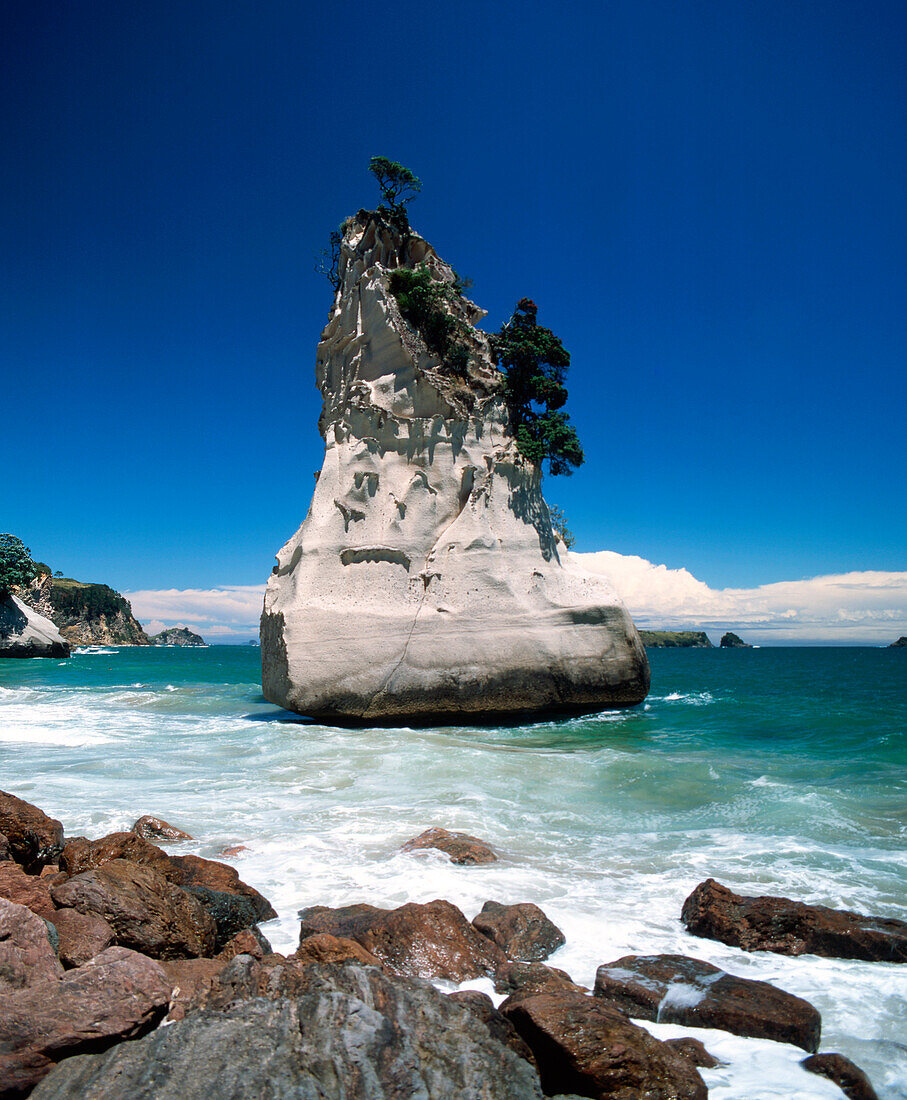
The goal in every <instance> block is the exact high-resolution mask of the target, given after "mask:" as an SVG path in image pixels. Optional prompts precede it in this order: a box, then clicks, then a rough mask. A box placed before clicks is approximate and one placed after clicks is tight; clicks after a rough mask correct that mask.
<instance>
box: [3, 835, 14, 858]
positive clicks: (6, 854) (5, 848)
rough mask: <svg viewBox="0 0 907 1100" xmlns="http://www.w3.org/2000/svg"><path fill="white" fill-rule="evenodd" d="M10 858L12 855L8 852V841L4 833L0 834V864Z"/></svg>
mask: <svg viewBox="0 0 907 1100" xmlns="http://www.w3.org/2000/svg"><path fill="white" fill-rule="evenodd" d="M12 858H13V853H12V852H11V851H10V850H9V841H8V840H7V839H6V835H5V834H4V833H0V863H4V862H5V861H6V860H8V859H12Z"/></svg>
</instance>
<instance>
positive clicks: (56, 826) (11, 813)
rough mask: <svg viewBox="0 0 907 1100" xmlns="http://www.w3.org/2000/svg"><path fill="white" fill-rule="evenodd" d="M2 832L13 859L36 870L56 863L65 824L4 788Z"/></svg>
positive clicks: (0, 798) (0, 803)
mask: <svg viewBox="0 0 907 1100" xmlns="http://www.w3.org/2000/svg"><path fill="white" fill-rule="evenodd" d="M0 833H3V835H4V836H5V837H6V842H7V845H8V847H9V851H10V854H11V855H12V857H13V859H14V860H15V861H16V862H17V863H21V864H22V866H23V867H24V868H25V869H26V871H31V872H33V873H37V872H38V871H40V870H41V868H42V867H43V866H44V864H45V863H53V862H54V861H55V860H56V858H57V856H58V855H59V854H60V851H61V849H62V847H63V826H62V825H61V824H60V822H59V821H57V820H56V818H53V817H48V816H47V814H46V813H44V811H43V810H39V809H38V807H37V806H33V805H32V804H31V803H30V802H25V801H24V800H23V799H21V798H17V797H16V796H15V795H14V794H7V792H6V791H0Z"/></svg>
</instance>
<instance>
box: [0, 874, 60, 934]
mask: <svg viewBox="0 0 907 1100" xmlns="http://www.w3.org/2000/svg"><path fill="white" fill-rule="evenodd" d="M50 890H51V887H50V883H49V882H48V881H47V879H44V878H41V876H40V875H27V874H26V873H25V872H24V871H23V870H22V868H21V867H20V866H19V864H18V863H0V898H6V900H7V901H14V902H15V903H16V904H17V905H24V906H26V907H27V908H28V909H31V911H32V912H33V913H37V914H38V916H40V917H43V918H44V919H45V920H49V921H52V920H53V919H54V912H55V909H56V906H55V905H54V903H53V900H52V899H51V896H50Z"/></svg>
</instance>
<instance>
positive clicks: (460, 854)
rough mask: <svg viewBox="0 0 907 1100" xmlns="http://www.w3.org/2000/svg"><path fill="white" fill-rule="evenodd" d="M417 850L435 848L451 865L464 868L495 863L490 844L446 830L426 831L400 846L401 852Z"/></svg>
mask: <svg viewBox="0 0 907 1100" xmlns="http://www.w3.org/2000/svg"><path fill="white" fill-rule="evenodd" d="M418 848H436V849H437V850H438V851H439V852H444V853H445V854H447V855H448V856H450V862H451V863H459V864H462V865H464V866H469V865H470V864H477V863H495V862H497V858H498V857H497V855H496V853H495V850H494V848H492V847H491V845H490V844H486V843H485V841H484V840H479V838H478V837H476V836H470V835H469V834H468V833H451V832H448V831H447V829H437V828H434V829H426V830H425V832H424V833H420V834H419V835H418V836H414V837H413V838H412V840H408V841H407V842H406V843H405V844H404V845H402V846H401V848H400V851H401V852H413V851H416V849H418Z"/></svg>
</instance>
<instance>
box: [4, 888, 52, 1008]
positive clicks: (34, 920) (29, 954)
mask: <svg viewBox="0 0 907 1100" xmlns="http://www.w3.org/2000/svg"><path fill="white" fill-rule="evenodd" d="M62 975H63V967H62V966H60V962H59V960H58V959H57V955H56V952H55V951H54V949H53V947H52V946H51V942H50V936H49V934H48V928H47V925H46V924H45V923H44V921H43V920H42V919H41V918H40V917H39V916H38V915H37V914H36V913H33V912H32V911H31V909H27V908H26V907H25V906H24V905H17V904H16V903H15V902H12V901H7V900H6V899H5V898H0V994H6V993H13V992H15V991H17V990H19V989H25V988H26V987H27V986H30V985H34V984H35V983H36V982H45V981H52V980H55V979H57V978H60V977H62ZM0 1015H2V1013H0Z"/></svg>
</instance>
